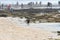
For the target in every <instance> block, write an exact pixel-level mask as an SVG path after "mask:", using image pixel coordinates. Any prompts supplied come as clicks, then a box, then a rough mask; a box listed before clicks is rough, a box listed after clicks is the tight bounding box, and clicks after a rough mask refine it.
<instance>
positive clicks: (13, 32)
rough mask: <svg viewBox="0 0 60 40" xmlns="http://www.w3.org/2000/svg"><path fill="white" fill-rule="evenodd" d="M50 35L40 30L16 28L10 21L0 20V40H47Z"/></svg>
mask: <svg viewBox="0 0 60 40" xmlns="http://www.w3.org/2000/svg"><path fill="white" fill-rule="evenodd" d="M52 35H53V33H52V32H48V31H45V30H42V29H36V28H31V27H21V26H20V27H17V25H16V24H15V23H14V22H12V21H11V20H9V19H6V18H0V40H49V38H51V37H52Z"/></svg>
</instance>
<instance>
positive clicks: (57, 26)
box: [8, 17, 60, 31]
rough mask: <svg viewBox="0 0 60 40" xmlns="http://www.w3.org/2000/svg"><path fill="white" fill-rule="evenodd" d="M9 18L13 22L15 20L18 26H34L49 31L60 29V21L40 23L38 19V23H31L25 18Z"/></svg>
mask: <svg viewBox="0 0 60 40" xmlns="http://www.w3.org/2000/svg"><path fill="white" fill-rule="evenodd" d="M8 19H9V20H10V21H12V22H14V23H15V24H16V25H17V26H18V27H33V28H40V29H44V30H47V31H60V23H39V22H38V21H37V22H36V23H30V24H29V25H28V24H27V23H26V19H25V18H22V19H21V18H19V17H15V18H11V17H10V18H9V17H8Z"/></svg>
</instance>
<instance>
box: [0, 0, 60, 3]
mask: <svg viewBox="0 0 60 40" xmlns="http://www.w3.org/2000/svg"><path fill="white" fill-rule="evenodd" d="M17 1H18V2H19V3H20V4H21V3H24V4H27V3H28V2H40V1H41V2H42V3H43V4H46V3H47V2H51V3H53V4H57V3H58V1H59V0H0V3H4V4H16V2H17Z"/></svg>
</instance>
